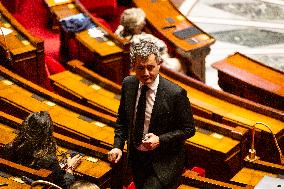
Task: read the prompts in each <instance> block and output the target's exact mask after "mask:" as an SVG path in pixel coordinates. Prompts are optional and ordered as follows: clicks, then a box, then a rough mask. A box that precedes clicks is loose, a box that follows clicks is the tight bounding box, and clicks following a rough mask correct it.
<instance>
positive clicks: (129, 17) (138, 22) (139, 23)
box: [115, 8, 146, 40]
mask: <svg viewBox="0 0 284 189" xmlns="http://www.w3.org/2000/svg"><path fill="white" fill-rule="evenodd" d="M145 18H146V15H145V13H144V11H143V10H142V9H140V8H129V9H126V10H125V11H124V12H123V13H122V14H121V17H120V25H119V26H118V28H117V29H116V31H115V34H116V35H118V36H119V37H121V38H125V39H128V40H130V39H131V38H132V37H133V35H137V34H141V33H142V30H143V28H144V26H145Z"/></svg>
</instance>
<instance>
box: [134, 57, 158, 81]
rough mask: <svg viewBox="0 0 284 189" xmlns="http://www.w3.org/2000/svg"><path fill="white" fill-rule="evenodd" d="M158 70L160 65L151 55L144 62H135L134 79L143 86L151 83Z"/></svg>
mask: <svg viewBox="0 0 284 189" xmlns="http://www.w3.org/2000/svg"><path fill="white" fill-rule="evenodd" d="M159 70H160V63H158V62H157V61H156V58H155V55H154V54H151V55H150V56H149V57H148V59H147V60H146V61H142V60H139V59H138V60H137V61H136V63H135V65H134V71H135V73H136V77H137V79H138V80H139V81H141V82H142V83H143V84H150V83H152V82H153V81H154V80H155V79H156V77H157V75H158V73H159Z"/></svg>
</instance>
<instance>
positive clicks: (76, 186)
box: [69, 181, 100, 189]
mask: <svg viewBox="0 0 284 189" xmlns="http://www.w3.org/2000/svg"><path fill="white" fill-rule="evenodd" d="M69 189H100V188H99V187H98V186H97V185H96V184H94V183H90V182H87V181H76V182H74V183H73V184H72V185H71V186H70V188H69Z"/></svg>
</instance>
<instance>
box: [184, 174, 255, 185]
mask: <svg viewBox="0 0 284 189" xmlns="http://www.w3.org/2000/svg"><path fill="white" fill-rule="evenodd" d="M182 184H186V185H188V186H194V187H198V188H220V189H253V187H252V186H250V185H244V184H240V183H232V182H222V181H219V180H214V179H210V178H207V177H201V176H199V175H198V174H196V172H193V171H189V170H187V171H185V172H184V173H183V175H182Z"/></svg>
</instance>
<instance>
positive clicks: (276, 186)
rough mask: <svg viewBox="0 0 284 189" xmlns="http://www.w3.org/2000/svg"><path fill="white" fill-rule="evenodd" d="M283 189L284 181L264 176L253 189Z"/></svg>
mask: <svg viewBox="0 0 284 189" xmlns="http://www.w3.org/2000/svg"><path fill="white" fill-rule="evenodd" d="M281 188H282V189H283V188H284V179H281V178H276V177H270V176H264V177H263V178H262V179H261V180H260V181H259V183H258V184H257V185H256V186H255V189H281Z"/></svg>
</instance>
